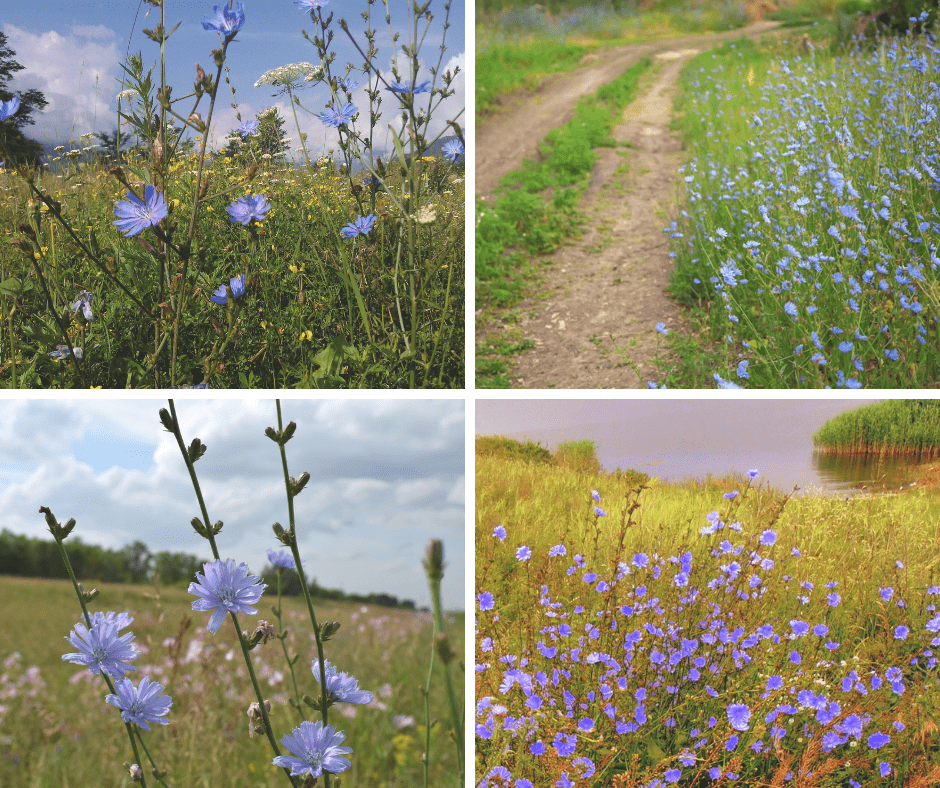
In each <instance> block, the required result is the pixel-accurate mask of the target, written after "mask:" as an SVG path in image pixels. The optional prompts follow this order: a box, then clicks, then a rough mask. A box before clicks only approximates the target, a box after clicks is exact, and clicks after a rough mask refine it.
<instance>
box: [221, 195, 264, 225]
mask: <svg viewBox="0 0 940 788" xmlns="http://www.w3.org/2000/svg"><path fill="white" fill-rule="evenodd" d="M225 210H226V212H227V213H228V215H229V216H230V217H232V221H233V222H237V223H238V224H244V225H247V224H249V223H250V222H251V220H252V219H254V220H255V221H257V222H261V221H264V215H265V214H266V213H267V212H268V211H270V210H271V203H269V202H268V198H267V197H265V196H264V195H263V194H252V195H251V196H249V197H239V198H238V199H237V200H235V202H233V203H232V204H231V205H229V206H228V207H227V208H226V209H225Z"/></svg>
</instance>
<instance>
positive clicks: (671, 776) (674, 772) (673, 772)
mask: <svg viewBox="0 0 940 788" xmlns="http://www.w3.org/2000/svg"><path fill="white" fill-rule="evenodd" d="M680 777H682V770H681V769H666V773H665V774H664V775H663V778H664V779H665V780H666V782H667V783H677V782H679V778H680Z"/></svg>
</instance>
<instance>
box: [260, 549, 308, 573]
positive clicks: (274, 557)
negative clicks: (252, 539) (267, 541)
mask: <svg viewBox="0 0 940 788" xmlns="http://www.w3.org/2000/svg"><path fill="white" fill-rule="evenodd" d="M268 560H269V561H270V562H271V563H272V564H274V566H276V567H277V568H278V569H296V568H297V564H296V563H294V556H292V555H291V554H290V553H288V552H287V551H286V550H281V551H279V552H277V553H275V552H274V551H273V550H272V549H271V548H270V547H269V548H268ZM300 563H304V562H303V561H301V562H300Z"/></svg>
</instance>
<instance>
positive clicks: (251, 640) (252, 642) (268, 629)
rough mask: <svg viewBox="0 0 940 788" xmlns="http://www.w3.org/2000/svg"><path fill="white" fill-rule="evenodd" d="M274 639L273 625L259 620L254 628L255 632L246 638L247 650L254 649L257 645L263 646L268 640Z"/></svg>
mask: <svg viewBox="0 0 940 788" xmlns="http://www.w3.org/2000/svg"><path fill="white" fill-rule="evenodd" d="M276 637H277V632H275V631H274V625H273V624H269V623H268V622H267V621H264V620H261V621H259V622H258V626H257V627H255V631H254V632H252V633H251V637H247V640H248V646H249V648H254V647H255V646H257V645H258V644H259V643H260V644H261V645H262V646H263V645H264V644H265V643H267V642H268V641H269V640H273V639H274V638H276Z"/></svg>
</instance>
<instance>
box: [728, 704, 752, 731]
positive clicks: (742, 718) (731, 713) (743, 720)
mask: <svg viewBox="0 0 940 788" xmlns="http://www.w3.org/2000/svg"><path fill="white" fill-rule="evenodd" d="M750 721H751V710H750V709H749V708H748V707H747V705H746V704H744V703H732V704H730V705H729V706H728V722H730V723H731V727H732V728H734V729H735V730H736V731H746V730H747V729H748V723H749V722H750Z"/></svg>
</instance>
